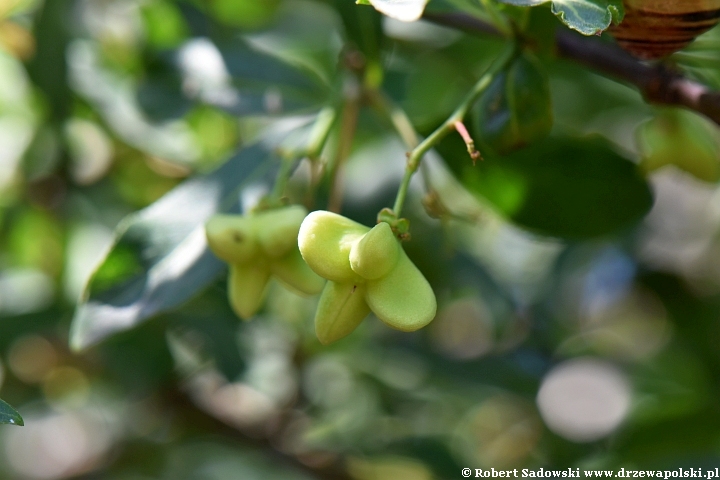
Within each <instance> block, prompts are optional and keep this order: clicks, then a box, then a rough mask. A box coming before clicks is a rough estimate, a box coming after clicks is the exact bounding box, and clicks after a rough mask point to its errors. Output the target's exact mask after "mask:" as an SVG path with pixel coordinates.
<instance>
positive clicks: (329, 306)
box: [315, 282, 370, 345]
mask: <svg viewBox="0 0 720 480" xmlns="http://www.w3.org/2000/svg"><path fill="white" fill-rule="evenodd" d="M364 297H365V286H364V285H357V284H354V283H336V282H328V283H327V285H325V288H324V289H323V293H322V295H321V296H320V301H319V303H318V309H317V313H316V315H315V334H316V335H317V337H318V340H320V343H322V344H323V345H327V344H329V343H332V342H334V341H336V340H340V339H341V338H343V337H344V336H346V335H348V334H350V333H351V332H352V331H353V330H355V329H356V328H357V326H358V325H360V322H362V321H363V319H364V318H365V317H366V316H367V315H368V314H369V313H370V308H369V307H368V305H367V303H366V302H365V298H364Z"/></svg>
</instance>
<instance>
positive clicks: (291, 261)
mask: <svg viewBox="0 0 720 480" xmlns="http://www.w3.org/2000/svg"><path fill="white" fill-rule="evenodd" d="M270 271H271V272H272V274H273V275H275V276H276V277H277V278H278V280H280V281H281V282H282V283H284V284H285V285H286V286H288V287H290V288H291V289H292V290H296V291H297V292H299V293H302V294H305V295H315V294H318V293H320V292H321V291H322V289H323V287H324V286H325V279H324V278H322V277H321V276H319V275H318V274H316V273H315V272H313V271H312V269H310V267H308V264H307V263H305V260H303V258H302V256H301V255H300V252H299V251H298V249H297V248H293V249H292V250H290V251H289V252H288V253H287V254H286V255H285V256H284V257H282V258H279V259H277V260H273V261H272V262H270Z"/></svg>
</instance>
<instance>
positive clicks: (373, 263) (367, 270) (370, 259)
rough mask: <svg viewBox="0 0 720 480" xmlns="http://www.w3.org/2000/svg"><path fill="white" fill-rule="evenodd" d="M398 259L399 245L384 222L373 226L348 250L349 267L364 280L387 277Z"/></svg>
mask: <svg viewBox="0 0 720 480" xmlns="http://www.w3.org/2000/svg"><path fill="white" fill-rule="evenodd" d="M399 257H400V244H399V242H398V240H397V239H396V238H395V235H394V234H393V231H392V228H390V225H388V224H387V223H385V222H380V223H378V224H377V225H375V226H374V227H373V228H372V229H371V230H370V231H369V232H368V233H366V234H365V235H364V236H363V237H362V238H361V239H360V240H358V241H357V242H356V243H355V244H353V246H352V248H351V249H350V267H351V268H352V269H353V271H354V272H355V273H357V274H358V275H360V276H361V277H363V278H364V279H366V280H375V279H377V278H380V277H384V276H385V275H387V274H388V273H389V272H390V270H392V269H393V267H394V266H395V264H396V263H397V261H398V258H399Z"/></svg>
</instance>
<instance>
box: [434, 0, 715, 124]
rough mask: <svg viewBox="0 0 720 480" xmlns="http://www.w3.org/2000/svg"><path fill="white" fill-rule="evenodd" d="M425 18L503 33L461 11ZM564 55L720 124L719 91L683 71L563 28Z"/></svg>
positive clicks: (560, 47) (559, 39)
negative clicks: (643, 58)
mask: <svg viewBox="0 0 720 480" xmlns="http://www.w3.org/2000/svg"><path fill="white" fill-rule="evenodd" d="M423 18H425V19H426V20H428V21H431V22H433V23H437V24H439V25H444V26H447V27H452V28H456V29H458V30H463V31H465V32H468V33H472V34H480V35H494V36H502V33H501V32H500V31H499V30H498V29H496V28H495V27H493V26H492V25H490V24H488V23H486V22H484V21H482V20H480V19H477V18H475V17H472V16H470V15H466V14H463V13H429V12H428V13H426V14H425V15H424V17H423ZM555 41H556V44H557V52H558V54H559V55H560V56H561V57H563V58H567V59H570V60H573V61H576V62H578V63H581V64H583V65H585V66H587V67H590V68H592V69H594V70H597V71H598V72H600V73H602V74H604V75H607V76H609V77H613V78H616V79H618V80H622V81H625V82H627V83H630V84H632V85H634V86H635V87H637V88H638V90H639V91H640V93H641V94H642V95H643V97H644V98H645V100H646V101H648V102H650V103H655V104H660V105H672V106H678V107H685V108H688V109H690V110H694V111H696V112H698V113H701V114H703V115H705V116H706V117H708V118H709V119H710V120H712V121H713V122H715V123H716V124H718V125H720V92H718V91H715V90H711V89H710V88H708V87H707V86H706V85H703V84H701V83H698V82H696V81H694V80H691V79H689V78H687V77H684V76H683V75H682V74H680V73H678V72H675V71H671V70H669V69H668V68H667V67H665V66H663V65H660V64H657V65H650V64H647V63H643V62H642V61H640V60H638V59H636V58H635V57H633V56H632V55H630V54H629V53H627V52H625V51H624V50H622V49H621V48H620V47H618V46H616V45H612V44H608V43H604V42H602V41H599V40H596V39H593V38H589V37H583V36H582V35H580V34H577V33H575V32H572V31H571V30H568V29H566V28H561V29H558V31H557V32H556V34H555Z"/></svg>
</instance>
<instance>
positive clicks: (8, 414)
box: [0, 400, 25, 426]
mask: <svg viewBox="0 0 720 480" xmlns="http://www.w3.org/2000/svg"><path fill="white" fill-rule="evenodd" d="M0 423H9V424H10V425H19V426H23V425H25V422H24V421H23V419H22V417H21V416H20V414H19V413H18V412H17V411H16V410H15V409H14V408H13V407H11V406H10V405H8V404H7V403H5V402H3V401H2V400H0Z"/></svg>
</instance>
